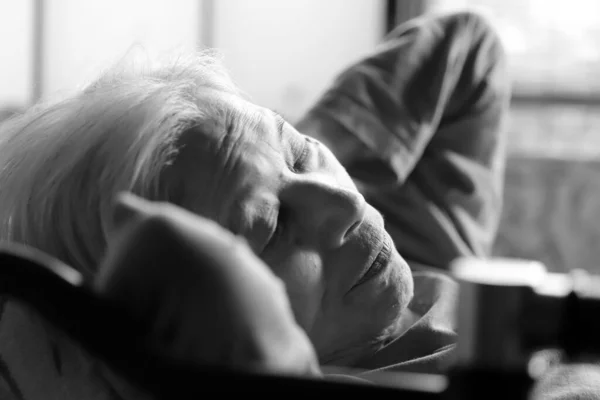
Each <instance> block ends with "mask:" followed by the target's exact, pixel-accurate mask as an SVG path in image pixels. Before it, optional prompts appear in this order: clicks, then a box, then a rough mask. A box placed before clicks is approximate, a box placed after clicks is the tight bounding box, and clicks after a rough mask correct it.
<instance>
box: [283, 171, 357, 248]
mask: <svg viewBox="0 0 600 400" xmlns="http://www.w3.org/2000/svg"><path fill="white" fill-rule="evenodd" d="M281 200H282V201H283V202H285V203H286V204H287V205H288V207H289V208H290V209H291V210H292V212H293V214H294V218H293V219H294V223H295V225H297V226H298V233H297V234H298V235H299V237H298V239H300V241H301V242H303V243H312V244H314V245H315V246H318V247H328V248H335V247H339V246H341V245H342V244H343V243H344V242H345V241H346V240H347V238H348V236H350V235H351V234H352V233H353V232H354V231H355V230H356V229H357V228H358V227H359V226H360V224H361V223H362V221H363V219H364V215H365V209H366V202H365V199H364V197H363V196H362V195H361V194H360V193H359V192H358V190H357V189H356V188H354V187H349V186H342V185H339V184H338V183H337V182H328V181H326V180H322V179H318V177H316V178H314V177H313V178H302V179H298V180H296V181H295V182H293V183H291V184H290V185H289V187H288V188H287V190H286V193H285V195H283V194H282V195H281Z"/></svg>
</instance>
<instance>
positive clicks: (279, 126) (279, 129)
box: [271, 110, 285, 138]
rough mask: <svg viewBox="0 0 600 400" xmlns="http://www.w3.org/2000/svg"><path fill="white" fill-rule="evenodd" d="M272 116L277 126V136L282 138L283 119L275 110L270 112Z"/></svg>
mask: <svg viewBox="0 0 600 400" xmlns="http://www.w3.org/2000/svg"><path fill="white" fill-rule="evenodd" d="M271 112H272V113H273V115H274V116H275V123H276V124H277V133H278V134H279V138H282V137H283V127H284V125H285V118H283V117H282V116H281V114H279V113H278V112H277V111H276V110H271Z"/></svg>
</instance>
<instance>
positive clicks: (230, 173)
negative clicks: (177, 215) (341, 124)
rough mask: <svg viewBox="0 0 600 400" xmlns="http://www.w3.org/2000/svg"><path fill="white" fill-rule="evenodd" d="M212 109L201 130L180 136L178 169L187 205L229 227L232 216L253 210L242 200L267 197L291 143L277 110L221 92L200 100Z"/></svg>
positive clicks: (208, 94) (210, 93)
mask: <svg viewBox="0 0 600 400" xmlns="http://www.w3.org/2000/svg"><path fill="white" fill-rule="evenodd" d="M198 102H199V105H200V108H201V109H203V110H208V112H207V115H206V117H205V118H204V121H203V122H202V124H201V125H200V126H199V127H198V129H195V130H193V132H190V133H189V134H186V135H184V137H182V140H181V142H182V148H181V150H180V153H179V154H178V156H177V160H176V163H175V164H176V165H174V169H175V171H176V173H177V174H178V175H179V181H180V185H183V188H182V190H183V192H184V195H183V197H184V198H185V200H184V203H185V204H183V205H184V206H185V207H186V208H189V209H191V210H192V211H194V212H196V213H198V214H201V215H204V216H207V217H209V218H212V219H214V220H216V221H217V222H219V223H221V224H222V225H225V226H228V225H230V221H231V220H232V219H233V220H236V219H237V218H232V217H231V215H230V214H231V213H236V214H237V213H248V212H251V210H250V209H248V210H247V209H246V208H248V207H247V206H246V204H247V202H244V201H241V200H242V199H247V198H250V197H257V194H261V193H262V194H263V195H264V194H265V193H267V192H268V191H267V190H265V188H268V187H269V186H270V185H273V184H275V183H276V180H277V177H278V176H279V175H280V172H281V170H282V169H283V168H284V167H285V165H286V154H287V153H288V150H289V145H288V140H287V139H286V138H283V137H282V136H281V135H280V132H279V131H278V128H277V122H276V119H275V116H274V114H273V112H271V111H270V110H268V109H266V108H262V107H259V106H256V105H254V104H252V103H250V102H248V101H246V100H244V99H242V98H240V97H237V96H235V95H230V94H227V93H222V92H218V91H213V90H210V91H207V92H206V93H203V94H202V95H200V96H198Z"/></svg>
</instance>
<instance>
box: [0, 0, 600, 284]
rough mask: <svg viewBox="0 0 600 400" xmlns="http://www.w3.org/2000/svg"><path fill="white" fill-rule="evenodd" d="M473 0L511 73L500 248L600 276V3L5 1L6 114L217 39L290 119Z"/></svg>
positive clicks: (1, 69) (254, 86) (0, 81)
mask: <svg viewBox="0 0 600 400" xmlns="http://www.w3.org/2000/svg"><path fill="white" fill-rule="evenodd" d="M465 8H474V9H477V10H479V11H480V12H482V13H484V14H486V15H487V16H488V17H489V19H490V20H491V21H492V22H493V23H494V24H495V25H496V27H497V29H498V31H499V33H500V36H501V38H502V40H503V41H504V44H505V46H506V49H507V52H508V55H509V60H510V67H511V71H512V76H513V82H514V90H513V97H512V104H511V116H510V124H509V136H510V138H509V160H508V165H507V176H506V193H505V209H504V214H503V218H502V224H501V227H500V233H499V237H498V240H497V243H496V247H495V254H496V255H502V256H511V257H524V258H531V259H537V260H541V261H543V262H544V263H545V264H546V265H547V266H548V267H549V268H550V269H551V270H555V271H567V270H571V269H575V268H583V269H587V270H590V271H595V272H600V1H598V0H570V1H564V0H102V1H98V0H0V54H2V55H3V60H4V61H3V62H2V64H0V120H2V119H4V118H6V117H8V116H10V115H11V114H12V113H14V112H18V111H19V110H22V109H24V108H26V107H28V106H29V105H30V104H32V103H33V102H35V101H37V100H39V99H45V98H49V97H54V96H62V95H64V94H68V93H69V92H70V91H73V90H77V89H78V88H80V87H81V86H83V85H85V84H86V83H87V82H88V81H89V80H91V79H93V78H94V77H96V76H97V75H98V73H99V72H100V71H101V70H102V69H103V68H105V67H107V66H109V65H110V64H111V63H113V62H115V61H117V60H119V59H120V58H121V57H122V56H123V55H124V54H125V53H126V52H127V50H128V49H130V48H131V47H132V46H136V45H137V46H140V47H141V48H143V49H147V50H148V51H150V52H152V53H160V52H168V51H171V50H187V49H190V50H192V49H196V48H204V47H211V48H219V49H221V51H222V54H223V56H224V61H225V64H226V66H227V67H228V68H229V70H230V72H231V73H232V75H233V77H234V79H235V80H236V82H237V83H238V84H239V85H240V86H241V87H242V89H244V90H245V91H246V92H247V93H249V94H250V95H251V96H252V97H253V98H254V100H255V101H256V102H258V103H260V104H263V105H265V106H268V107H270V108H273V109H276V110H278V111H279V112H280V113H281V114H283V115H285V116H286V117H287V118H288V119H289V120H290V121H291V122H294V120H296V119H297V118H298V117H299V116H300V115H302V113H303V112H304V111H305V110H306V109H307V108H308V107H309V106H310V104H311V103H312V102H313V101H314V100H315V99H316V98H317V97H318V96H319V94H320V93H321V92H322V91H323V90H324V89H325V88H326V86H327V85H328V83H329V82H330V81H331V80H332V79H333V78H334V77H335V75H336V74H337V73H338V72H340V71H341V70H342V69H343V68H344V67H345V66H347V65H348V64H349V63H351V62H352V61H355V60H357V59H359V58H360V57H362V56H364V55H365V54H366V53H368V52H369V51H370V50H371V49H372V48H373V46H375V45H376V44H377V43H378V42H380V41H381V39H382V37H383V36H384V35H385V34H386V32H388V31H389V30H390V29H392V28H393V27H394V26H395V25H396V24H398V23H400V22H402V21H405V20H407V19H410V18H413V17H416V16H419V15H421V14H425V13H430V12H443V11H450V10H458V9H465Z"/></svg>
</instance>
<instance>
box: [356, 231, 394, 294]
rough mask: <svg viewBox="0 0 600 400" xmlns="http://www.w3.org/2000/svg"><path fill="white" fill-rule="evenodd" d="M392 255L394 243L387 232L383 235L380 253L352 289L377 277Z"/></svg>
mask: <svg viewBox="0 0 600 400" xmlns="http://www.w3.org/2000/svg"><path fill="white" fill-rule="evenodd" d="M391 256H392V243H391V239H390V237H389V236H388V235H387V234H385V235H383V242H382V246H381V249H380V250H379V253H378V254H377V256H376V257H375V260H373V262H372V263H371V265H370V266H369V267H368V268H367V269H366V270H365V271H364V272H363V274H362V276H361V277H360V279H359V280H358V281H357V282H356V283H355V284H354V285H353V286H352V288H350V290H353V289H355V288H356V287H358V286H360V285H362V284H364V283H367V282H369V281H370V280H372V279H374V278H375V277H377V276H379V275H380V274H381V273H382V272H383V271H384V270H385V269H386V267H387V266H388V264H389V263H390V258H391Z"/></svg>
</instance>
